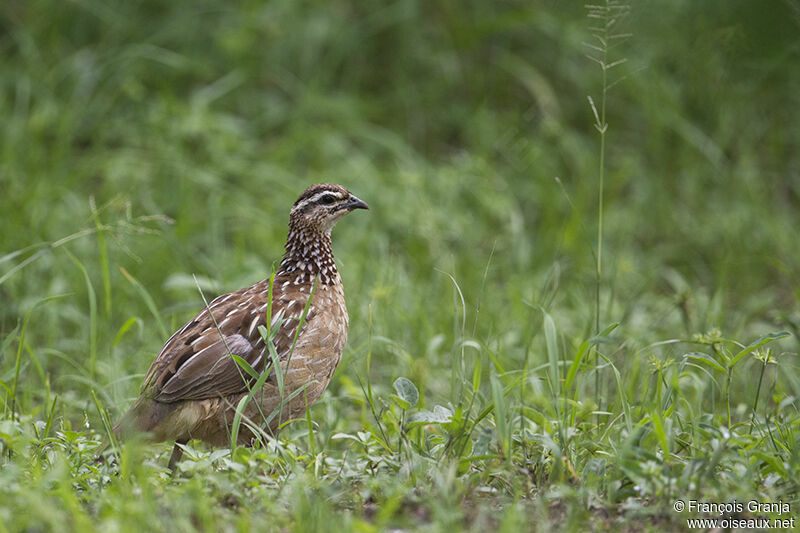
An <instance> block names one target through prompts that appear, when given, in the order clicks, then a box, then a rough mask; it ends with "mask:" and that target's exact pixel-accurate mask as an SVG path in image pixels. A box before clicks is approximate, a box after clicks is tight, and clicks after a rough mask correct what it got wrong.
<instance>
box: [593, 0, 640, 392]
mask: <svg viewBox="0 0 800 533" xmlns="http://www.w3.org/2000/svg"><path fill="white" fill-rule="evenodd" d="M586 8H587V10H588V13H587V17H588V18H589V19H590V20H591V21H592V22H593V23H594V24H595V25H592V26H590V27H589V31H590V32H591V33H592V36H593V37H594V41H592V42H591V43H584V44H585V45H586V46H587V47H588V48H589V49H590V50H591V52H589V53H588V54H587V57H588V58H589V59H591V60H592V61H594V62H595V63H597V64H598V65H600V71H601V75H602V83H601V89H600V90H601V92H600V106H599V110H598V106H597V105H595V102H594V99H593V98H592V97H591V96H587V98H588V100H589V106H590V107H591V109H592V114H593V115H594V120H595V122H594V127H595V129H596V130H597V131H598V133H599V134H600V153H599V165H598V192H597V245H596V250H597V254H596V257H595V295H594V296H595V301H594V307H595V309H594V311H595V312H594V331H595V334H599V333H600V287H601V285H602V279H603V222H604V210H605V204H604V199H605V170H606V133H607V132H608V122H606V100H607V96H608V91H609V89H610V88H611V87H612V86H613V85H615V84H616V83H617V82H618V81H619V80H617V81H615V82H613V83H609V78H608V74H609V71H610V70H611V69H613V68H614V67H616V66H619V65H621V64H623V63H625V61H627V60H626V59H625V58H622V59H618V60H616V61H609V52H610V51H611V49H612V48H613V45H614V44H615V43H616V42H619V41H621V40H624V39H625V38H627V37H629V35H628V34H624V33H616V32H615V28H614V26H616V25H617V23H618V22H619V20H620V18H621V17H623V16H624V15H625V14H626V13H627V12H628V10H629V7H628V6H627V5H624V4H619V3H617V2H614V1H613V0H605V3H604V4H602V5H592V4H590V5H587V6H586ZM594 351H595V369H596V371H595V394H597V397H598V400H600V399H601V394H600V372H599V366H600V365H599V363H600V358H599V354H598V352H597V348H596V347H595V348H594Z"/></svg>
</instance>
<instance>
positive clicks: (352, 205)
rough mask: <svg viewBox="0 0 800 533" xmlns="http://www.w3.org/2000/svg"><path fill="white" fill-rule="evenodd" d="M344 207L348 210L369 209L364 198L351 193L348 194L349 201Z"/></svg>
mask: <svg viewBox="0 0 800 533" xmlns="http://www.w3.org/2000/svg"><path fill="white" fill-rule="evenodd" d="M345 207H346V208H347V209H349V210H350V211H352V210H353V209H369V206H368V205H367V203H366V202H365V201H364V200H360V199H358V198H356V197H355V196H353V195H352V194H351V195H350V201H349V202H348V203H347V204H346V205H345Z"/></svg>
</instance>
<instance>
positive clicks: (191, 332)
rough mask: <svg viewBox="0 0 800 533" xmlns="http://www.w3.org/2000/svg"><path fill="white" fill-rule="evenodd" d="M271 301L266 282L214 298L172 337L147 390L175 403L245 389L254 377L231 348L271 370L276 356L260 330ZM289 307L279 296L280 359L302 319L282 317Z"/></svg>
mask: <svg viewBox="0 0 800 533" xmlns="http://www.w3.org/2000/svg"><path fill="white" fill-rule="evenodd" d="M260 285H264V286H260ZM266 302H267V286H266V282H261V283H260V284H256V285H254V286H252V287H249V288H247V289H242V290H240V291H236V292H233V293H230V294H226V295H224V296H220V297H219V298H217V299H216V300H214V301H213V302H211V303H210V304H209V305H208V307H207V308H206V309H204V310H203V311H202V312H200V313H199V314H198V315H197V316H196V317H195V318H194V319H192V320H191V321H189V322H188V323H187V324H186V325H185V326H183V328H181V329H180V330H178V331H177V332H176V333H175V334H174V335H173V336H172V337H171V338H170V339H169V340H168V341H167V343H166V344H165V345H164V348H162V350H161V353H159V354H158V357H156V359H155V361H153V364H152V365H151V366H150V370H149V371H148V372H147V375H146V376H145V379H144V384H143V385H142V393H143V394H145V395H147V396H149V397H151V398H153V399H154V400H156V401H159V402H164V403H173V402H179V401H184V400H203V399H206V398H217V397H224V396H228V395H231V394H237V393H243V392H246V391H247V390H248V386H249V385H251V384H252V383H253V382H254V381H255V379H254V378H253V377H252V376H250V375H249V374H248V373H247V372H246V371H245V370H244V369H243V368H241V367H240V366H239V364H238V363H237V362H236V361H235V360H234V359H233V358H232V357H231V356H230V354H235V355H238V356H239V357H241V358H242V359H244V360H245V361H247V363H248V364H250V366H251V367H252V368H253V369H254V370H255V371H256V372H258V373H259V374H260V373H262V372H270V371H271V366H272V364H271V363H272V361H271V358H270V356H269V353H268V352H267V350H266V349H265V348H266V345H265V343H264V339H263V338H262V337H261V334H260V333H259V331H258V327H259V326H266V307H267V306H266ZM287 303H288V307H289V309H287ZM292 303H293V302H292ZM294 307H298V306H297V305H295V306H294ZM286 311H295V309H293V308H292V305H291V303H290V302H284V301H283V298H280V297H274V298H273V318H272V327H276V326H278V325H279V323H280V328H279V329H278V331H277V334H276V335H275V337H274V339H273V342H274V343H275V348H276V351H277V353H278V356H279V357H280V358H281V359H283V358H285V357H286V356H287V355H288V353H289V351H290V350H291V345H292V341H293V340H294V333H295V330H296V328H297V324H298V322H299V321H298V320H297V319H296V318H294V319H293V318H286V319H285V320H282V319H283V318H284V317H283V315H284V313H285V312H286ZM301 312H302V307H300V312H297V313H294V312H292V313H290V315H291V316H294V315H296V316H298V317H299V315H300V313H301ZM212 315H213V318H212ZM310 318H311V317H310V316H309V317H307V319H310Z"/></svg>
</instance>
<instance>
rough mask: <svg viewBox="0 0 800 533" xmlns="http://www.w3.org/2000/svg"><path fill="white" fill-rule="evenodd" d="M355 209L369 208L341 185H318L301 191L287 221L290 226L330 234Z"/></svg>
mask: <svg viewBox="0 0 800 533" xmlns="http://www.w3.org/2000/svg"><path fill="white" fill-rule="evenodd" d="M355 209H369V206H368V205H367V204H366V203H365V202H364V201H362V200H360V199H358V198H357V197H355V196H354V195H353V194H351V193H350V191H348V190H347V189H345V188H344V187H342V186H341V185H336V184H333V183H320V184H318V185H312V186H311V187H309V188H308V189H306V190H305V191H303V194H301V195H300V197H299V198H298V199H297V201H296V202H295V203H294V205H293V206H292V211H291V212H290V214H289V219H290V224H298V225H300V226H305V227H307V228H311V229H314V230H317V231H319V232H321V233H330V231H331V229H333V226H334V225H335V224H336V222H338V221H339V219H340V218H342V217H343V216H345V215H346V214H347V213H349V212H350V211H353V210H355Z"/></svg>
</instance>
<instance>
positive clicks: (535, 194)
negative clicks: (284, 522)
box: [0, 0, 800, 428]
mask: <svg viewBox="0 0 800 533" xmlns="http://www.w3.org/2000/svg"><path fill="white" fill-rule="evenodd" d="M586 15H587V11H586V9H585V7H584V5H583V3H582V2H566V1H556V0H541V1H527V2H519V1H496V2H486V1H479V0H466V1H461V2H454V1H451V0H441V1H439V0H437V1H427V2H423V1H419V0H399V1H395V2H383V1H377V0H366V1H360V2H355V1H342V0H334V1H324V2H322V1H288V0H278V1H271V2H261V1H237V2H211V1H183V0H176V1H171V2H161V1H143V2H123V1H116V0H113V1H102V2H101V1H97V0H75V1H57V2H56V1H37V0H32V1H25V2H23V1H15V0H7V1H5V2H3V3H2V5H1V6H0V53H2V69H0V116H2V122H0V151H1V152H0V299H1V300H2V305H0V340H2V339H8V343H7V344H5V345H4V346H3V348H4V351H3V352H2V353H0V357H2V359H0V380H2V381H3V382H4V383H5V384H10V383H11V382H12V381H13V379H14V377H13V376H14V373H15V366H14V361H15V356H16V347H17V343H16V342H12V341H16V339H17V338H18V334H19V330H14V328H16V327H17V326H18V325H19V326H21V324H22V323H23V321H24V320H25V317H26V314H27V313H28V312H29V311H31V310H32V309H33V311H32V312H31V314H30V321H29V323H28V325H27V328H26V332H25V348H24V350H23V351H24V357H23V365H22V368H21V372H20V374H19V383H20V386H19V394H18V397H17V402H18V406H19V407H18V408H19V409H20V410H21V411H22V412H26V413H29V414H30V415H32V416H34V417H36V416H39V417H41V416H43V413H44V412H45V411H46V409H47V406H48V405H49V404H50V402H51V401H52V397H53V396H54V395H58V396H59V398H60V400H59V412H58V415H59V416H63V417H64V418H65V420H67V421H72V422H73V423H79V422H81V421H82V420H83V418H84V416H88V419H89V420H90V421H92V423H93V424H95V423H96V422H97V420H98V417H97V413H96V411H95V410H94V406H93V404H92V400H91V391H92V390H95V391H97V393H98V397H99V398H100V399H101V401H102V402H103V404H104V405H105V406H106V407H108V408H109V409H110V411H111V414H112V418H115V417H116V416H118V415H119V413H120V412H122V411H123V410H124V409H125V408H127V406H128V405H129V403H130V401H131V400H132V398H133V397H134V396H135V394H136V391H137V388H138V385H139V383H140V378H141V376H142V374H143V373H144V372H145V371H146V369H147V367H148V365H149V364H150V361H151V360H152V358H153V357H154V355H155V354H156V353H157V352H158V350H159V349H160V347H161V345H162V344H163V342H164V341H165V340H166V338H167V336H168V335H169V334H170V333H171V332H172V331H173V330H174V329H175V328H177V327H179V326H180V325H181V324H183V323H184V322H185V321H186V320H187V319H189V318H190V317H191V316H192V315H193V314H194V313H195V312H196V311H197V310H198V309H200V308H201V306H202V300H201V298H200V295H199V294H198V290H197V287H196V285H195V281H194V279H193V278H192V276H193V275H196V276H197V278H198V280H199V283H200V285H201V287H202V288H203V289H204V291H205V293H206V295H207V296H213V295H214V294H218V293H222V292H224V291H228V290H233V289H236V288H239V287H242V286H245V285H249V284H251V283H253V282H255V281H258V280H260V279H263V278H265V277H267V276H268V275H269V274H270V272H271V269H272V266H273V265H275V264H277V263H276V262H277V261H278V260H279V259H280V255H281V253H282V244H283V240H284V239H285V236H286V223H287V220H288V211H289V207H290V205H291V203H292V202H293V201H294V199H295V198H296V196H297V195H298V194H299V193H300V192H301V191H302V190H303V189H304V188H305V187H306V186H307V185H309V184H311V183H315V182H322V181H330V182H336V183H341V184H343V185H345V186H346V187H348V188H349V189H350V190H351V191H353V192H354V193H355V194H356V195H358V196H359V197H360V198H362V199H364V200H365V201H366V202H368V203H369V205H370V206H371V208H372V210H371V211H369V212H366V213H356V214H355V215H354V216H352V217H348V218H347V219H346V220H344V221H342V222H341V223H340V224H339V226H338V227H337V228H336V230H335V232H334V248H335V252H336V257H337V262H338V264H339V268H340V271H341V273H342V277H343V280H344V283H345V288H346V292H347V297H348V307H349V310H350V317H351V330H350V341H349V344H348V348H347V349H346V352H345V359H344V362H343V364H342V366H341V367H340V370H339V372H338V377H337V378H336V379H334V381H333V383H332V384H331V387H330V392H329V393H328V394H326V396H325V397H324V399H323V400H321V403H322V404H323V405H327V407H321V408H319V409H318V410H317V411H315V412H317V413H322V412H328V413H330V412H331V410H334V411H336V413H337V414H336V415H335V416H333V415H331V416H333V419H332V420H328V422H325V423H328V424H329V425H330V427H345V428H347V427H348V422H347V417H348V415H347V413H348V410H347V409H348V405H349V404H348V403H347V400H346V398H348V397H357V396H358V395H359V394H361V392H360V389H359V388H358V385H357V383H358V381H359V379H361V380H363V379H365V378H367V379H369V381H370V382H371V383H372V385H373V387H376V388H377V389H378V390H384V391H390V390H391V383H392V381H393V380H394V378H396V377H397V376H400V375H405V376H408V377H410V378H411V379H412V380H413V381H414V382H415V383H416V384H417V385H418V386H419V388H420V391H421V393H422V394H423V396H424V397H429V398H431V400H432V401H433V400H435V401H439V402H442V401H446V400H447V399H448V398H451V399H452V398H453V394H454V391H455V390H456V389H457V388H458V387H459V385H458V384H459V383H460V379H461V378H464V377H465V376H460V375H458V373H459V372H460V371H461V369H460V368H459V365H458V364H455V363H454V362H457V361H458V360H459V359H458V358H459V357H460V355H459V354H461V348H460V345H459V343H460V342H461V341H463V340H464V339H465V338H474V339H476V340H478V341H479V342H480V343H481V344H482V345H483V346H485V347H486V349H487V350H489V351H491V352H492V353H493V354H495V356H496V357H497V359H498V361H499V362H500V363H501V364H503V365H505V366H506V368H507V369H519V368H522V365H523V361H525V360H526V358H527V357H531V358H532V360H531V361H532V363H534V364H537V365H538V364H543V363H545V362H546V355H545V352H544V350H543V349H541V347H542V344H541V343H540V342H539V341H538V340H535V339H538V337H537V335H538V333H539V325H540V324H541V315H540V313H539V309H540V308H545V309H547V310H548V312H549V313H551V314H552V316H553V317H554V319H555V321H556V323H557V324H558V327H559V330H560V331H562V332H564V335H565V336H566V338H567V341H565V342H573V341H577V340H582V339H585V338H588V337H589V336H591V334H592V333H594V329H595V308H594V290H595V266H594V258H593V256H592V249H593V248H594V247H595V244H596V243H595V240H596V231H597V198H598V191H599V189H598V174H599V134H598V132H597V131H596V130H595V128H594V126H593V122H594V118H593V115H592V110H591V108H590V105H589V102H588V100H587V96H591V97H592V98H593V99H594V101H595V102H599V99H600V94H601V91H602V73H601V70H600V68H599V67H598V65H597V64H595V63H594V62H592V61H591V60H590V59H588V58H587V57H586V54H587V53H591V50H590V49H589V48H588V47H587V46H586V45H585V43H588V42H593V41H592V35H591V30H590V27H591V26H592V23H593V21H592V20H591V19H589V18H587V16H586ZM799 21H800V7H798V4H797V3H796V2H789V1H787V2H782V1H767V2H752V1H749V0H733V1H728V0H713V1H704V2H696V1H691V0H670V1H663V0H662V1H656V0H640V1H636V2H634V3H633V4H632V6H631V10H630V14H629V16H627V17H626V18H624V19H623V20H621V21H620V22H619V31H621V32H623V33H630V34H631V36H630V37H629V38H627V39H624V40H620V42H619V44H618V45H617V46H616V47H614V48H613V49H612V50H611V52H610V56H609V57H610V60H617V59H626V60H627V61H626V62H625V63H623V64H620V65H619V66H617V67H615V68H614V69H613V70H612V71H611V72H610V73H609V82H614V81H616V80H617V79H619V78H624V79H622V80H621V81H620V82H619V83H618V84H616V85H614V86H613V88H611V90H610V91H609V93H608V103H607V121H608V124H609V128H608V132H607V138H606V158H605V161H606V165H605V168H606V176H605V220H604V223H605V228H604V244H603V254H604V255H603V276H602V291H601V320H600V322H601V327H604V326H605V325H606V324H608V323H611V322H613V321H620V322H621V324H622V325H621V328H620V332H621V333H620V335H622V337H623V338H624V339H625V341H624V342H623V343H622V346H621V347H620V348H619V349H618V350H616V351H615V355H614V362H615V364H617V365H618V366H619V368H620V369H621V370H622V371H623V373H624V375H625V376H626V379H628V380H629V381H628V382H627V386H628V387H629V388H630V390H631V391H632V392H634V391H637V390H640V389H639V387H640V386H641V380H642V379H644V378H643V377H641V376H640V375H639V374H637V372H638V370H636V368H635V365H638V363H639V357H638V355H635V354H637V350H638V349H640V348H641V347H643V346H646V345H648V344H649V343H652V342H656V341H660V340H666V339H674V338H686V337H690V336H691V335H692V334H695V333H703V332H705V331H707V330H709V329H710V328H713V327H718V328H720V329H721V330H722V332H723V334H724V335H725V336H727V337H732V338H741V339H742V340H744V339H748V342H749V339H751V338H755V337H756V336H758V335H760V334H763V333H764V332H765V331H770V330H775V329H789V330H790V331H793V332H795V333H797V332H798V328H800V314H798V296H800V294H798V292H797V288H798V278H799V277H800V246H798V245H797V228H798V226H799V224H800V209H798V207H799V205H798V203H799V202H800V115H798V109H800V90H799V89H798V88H800V23H799ZM98 228H99V229H100V230H101V231H99V232H98V231H97V230H98ZM447 274H450V275H452V276H453V278H454V279H455V281H456V282H457V283H458V286H459V287H460V290H461V291H462V292H463V297H464V301H465V309H462V306H461V301H460V299H459V297H458V293H457V292H456V291H455V286H454V284H453V282H452V281H451V279H450V278H449V277H448V275H447ZM55 295H59V296H60V298H58V299H56V300H53V301H48V302H44V303H42V304H41V305H40V306H39V307H36V308H34V306H35V305H36V303H37V302H40V301H41V300H43V299H45V298H48V297H51V296H55ZM462 313H463V314H462ZM370 316H371V319H370ZM370 320H371V322H370ZM370 324H371V325H370ZM370 328H371V332H372V335H373V336H374V339H375V340H374V346H373V354H372V364H371V375H370V376H366V367H365V353H366V348H365V347H366V345H367V339H368V337H369V334H370ZM532 339H534V340H532ZM784 347H785V348H786V349H791V350H795V349H796V342H795V341H794V340H790V341H787V342H786V343H785V344H784ZM677 353H678V352H677V351H676V352H671V351H670V349H669V348H668V347H667V348H665V349H664V351H663V352H659V354H660V355H662V356H664V357H666V358H669V357H672V356H673V355H675V354H677ZM484 368H488V367H487V366H485V367H484ZM792 368H794V367H792ZM465 374H466V378H467V379H469V376H470V375H471V374H470V370H469V369H466V371H465ZM795 375H796V374H794V373H792V372H789V373H788V380H789V382H788V385H787V386H788V387H789V389H788V390H789V391H792V390H793V391H795V392H797V391H798V389H800V382H798V380H797V378H796V377H795ZM637 376H639V377H637ZM603 379H604V380H606V379H608V380H611V379H612V377H611V374H610V373H607V374H604V375H603ZM736 379H737V381H736V382H735V383H736V387H737V390H740V391H745V390H748V391H751V390H752V389H753V387H754V386H755V384H754V382H753V381H754V380H753V378H752V374H750V375H749V376H748V375H744V376H741V377H737V378H736ZM609 383H610V381H609ZM602 394H603V395H604V396H602V395H599V397H598V398H596V400H597V401H598V402H600V403H601V404H602V403H603V402H605V401H611V400H613V396H614V394H613V393H611V392H609V393H602ZM337 402H338V403H337ZM6 409H8V406H6ZM325 409H327V411H325ZM326 416H327V415H326ZM323 418H324V417H323ZM329 418H330V416H329ZM337 424H338V425H337Z"/></svg>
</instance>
